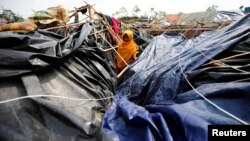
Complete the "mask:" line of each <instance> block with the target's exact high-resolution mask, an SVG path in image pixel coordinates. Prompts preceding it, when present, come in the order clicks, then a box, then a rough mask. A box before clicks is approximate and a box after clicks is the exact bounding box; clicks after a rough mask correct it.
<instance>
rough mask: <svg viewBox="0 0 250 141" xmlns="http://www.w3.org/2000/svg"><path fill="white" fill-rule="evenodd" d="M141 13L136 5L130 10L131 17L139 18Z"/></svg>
mask: <svg viewBox="0 0 250 141" xmlns="http://www.w3.org/2000/svg"><path fill="white" fill-rule="evenodd" d="M140 12H141V9H140V8H139V7H138V5H135V7H134V8H133V9H132V13H133V16H139V14H140Z"/></svg>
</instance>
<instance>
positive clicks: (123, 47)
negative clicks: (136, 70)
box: [116, 30, 138, 70]
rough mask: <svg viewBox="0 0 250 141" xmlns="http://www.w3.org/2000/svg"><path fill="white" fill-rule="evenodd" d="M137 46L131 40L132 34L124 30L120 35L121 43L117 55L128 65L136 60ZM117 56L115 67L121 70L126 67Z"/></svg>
mask: <svg viewBox="0 0 250 141" xmlns="http://www.w3.org/2000/svg"><path fill="white" fill-rule="evenodd" d="M137 49H138V45H137V44H136V43H135V42H134V40H133V32H132V31H131V30H126V31H124V32H123V34H122V41H121V43H120V44H119V45H118V53H119V54H120V55H121V57H122V58H123V59H124V60H125V61H126V62H127V63H128V64H130V63H132V62H133V61H134V60H135V58H136V53H137ZM121 57H120V56H119V55H117V58H116V60H117V63H116V66H117V68H118V70H122V69H123V68H125V67H126V64H125V62H124V61H123V60H122V59H121Z"/></svg>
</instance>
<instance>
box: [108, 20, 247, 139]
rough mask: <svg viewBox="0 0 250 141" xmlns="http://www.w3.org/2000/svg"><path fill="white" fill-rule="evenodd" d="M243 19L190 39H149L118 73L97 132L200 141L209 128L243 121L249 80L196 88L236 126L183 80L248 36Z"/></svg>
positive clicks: (122, 136)
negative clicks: (112, 97) (113, 93)
mask: <svg viewBox="0 0 250 141" xmlns="http://www.w3.org/2000/svg"><path fill="white" fill-rule="evenodd" d="M249 21H250V16H249V15H248V16H245V17H244V18H242V19H240V20H239V21H237V22H235V23H233V24H231V25H229V26H227V27H225V28H223V29H221V30H216V31H213V32H207V33H203V34H201V35H200V36H198V37H196V38H193V39H185V38H183V37H182V36H180V35H177V34H163V35H160V36H157V37H155V38H154V39H153V40H152V42H151V43H150V44H149V45H148V47H147V48H146V49H145V50H144V52H143V53H142V54H141V55H140V56H139V58H138V60H137V61H136V62H135V63H134V64H132V65H131V66H130V67H129V69H128V71H127V72H126V73H125V74H124V76H123V78H122V80H123V81H122V82H121V84H119V86H118V88H117V91H116V92H117V95H118V96H117V97H116V99H115V102H114V103H113V104H112V105H111V106H110V108H109V109H108V111H107V112H106V113H105V116H104V123H103V130H104V131H105V132H106V133H107V134H109V136H112V137H113V139H114V140H120V141H127V140H144V141H155V140H157V141H161V140H162V141H171V140H174V141H204V140H207V130H208V129H207V126H208V125H210V124H247V123H249V122H250V118H249V117H250V112H249V111H248V110H247V107H250V104H249V103H250V101H249V99H250V97H249V89H250V83H249V82H235V83H208V84H204V85H200V86H199V87H197V88H196V89H197V91H199V92H200V93H201V94H203V95H204V96H205V97H207V98H208V99H209V100H211V101H212V102H213V103H215V104H216V105H217V106H219V107H221V108H223V109H224V110H226V111H228V112H229V113H231V114H233V115H235V116H236V117H238V118H239V119H241V120H242V121H244V122H241V121H240V120H238V119H236V118H232V117H231V116H229V115H228V114H226V113H225V112H222V111H221V110H219V109H218V108H216V107H214V106H212V105H211V104H210V103H208V102H207V101H206V100H204V99H203V98H201V97H200V96H199V95H198V94H197V93H196V92H195V91H194V90H192V89H191V88H190V86H189V85H188V84H187V81H186V80H185V79H184V76H183V75H185V73H188V72H190V71H193V70H195V69H197V68H198V67H200V66H201V65H202V64H204V63H205V62H207V61H210V60H209V59H211V58H213V57H215V56H216V55H218V54H220V53H221V52H223V51H225V50H227V49H228V48H230V47H231V46H233V45H234V44H236V43H238V42H240V41H241V40H242V39H243V38H245V37H247V36H249V34H250V24H249ZM181 68H182V69H181ZM182 70H183V72H184V74H183V73H182Z"/></svg>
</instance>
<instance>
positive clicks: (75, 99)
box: [0, 24, 116, 141]
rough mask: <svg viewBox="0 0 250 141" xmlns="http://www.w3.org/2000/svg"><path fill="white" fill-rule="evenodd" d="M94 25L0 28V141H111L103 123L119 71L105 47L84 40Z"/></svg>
mask: <svg viewBox="0 0 250 141" xmlns="http://www.w3.org/2000/svg"><path fill="white" fill-rule="evenodd" d="M91 30H92V27H91V26H90V25H89V24H85V25H83V26H82V27H81V28H80V30H78V31H76V32H74V33H72V34H71V35H70V36H69V37H66V38H63V37H61V36H59V35H57V34H54V33H51V32H46V31H42V30H38V31H34V32H29V33H27V34H24V33H13V32H2V33H0V100H1V102H0V132H1V135H0V140H4V141H24V140H25V141H48V140H50V141H69V140H70V141H99V140H105V141H108V140H109V138H108V137H107V136H106V135H105V134H104V133H103V132H102V131H101V130H100V125H101V122H102V117H103V114H104V112H105V111H106V108H107V106H108V105H109V104H110V103H111V101H112V97H113V95H114V90H115V85H116V74H115V71H114V70H113V68H112V67H111V65H110V63H109V61H108V60H107V56H106V54H105V53H104V52H103V51H102V50H101V49H100V48H98V47H88V46H87V45H85V44H84V42H83V41H84V39H86V38H87V36H88V35H89V33H90V32H91ZM32 96H33V98H26V99H22V100H13V101H9V102H8V101H6V100H10V99H13V98H18V97H19V98H21V97H32ZM34 96H39V97H36V98H35V97H34ZM41 96H43V97H41ZM90 99H91V100H90Z"/></svg>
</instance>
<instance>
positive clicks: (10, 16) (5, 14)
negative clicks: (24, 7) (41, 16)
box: [0, 6, 24, 23]
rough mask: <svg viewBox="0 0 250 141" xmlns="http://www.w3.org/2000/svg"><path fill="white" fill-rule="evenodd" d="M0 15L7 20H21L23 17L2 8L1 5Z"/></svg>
mask: <svg viewBox="0 0 250 141" xmlns="http://www.w3.org/2000/svg"><path fill="white" fill-rule="evenodd" d="M0 17H1V18H4V19H6V20H7V21H8V22H11V23H12V22H23V21H24V18H23V17H22V16H20V15H19V14H16V13H14V12H13V11H12V10H9V9H4V8H3V7H2V6H1V13H0Z"/></svg>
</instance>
